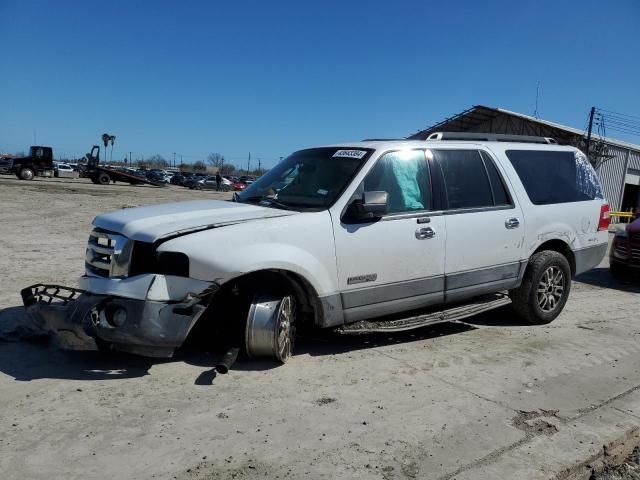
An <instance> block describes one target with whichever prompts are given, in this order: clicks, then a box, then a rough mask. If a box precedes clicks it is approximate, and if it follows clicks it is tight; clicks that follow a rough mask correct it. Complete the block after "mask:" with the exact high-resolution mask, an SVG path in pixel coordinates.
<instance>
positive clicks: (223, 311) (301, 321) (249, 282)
mask: <svg viewBox="0 0 640 480" xmlns="http://www.w3.org/2000/svg"><path fill="white" fill-rule="evenodd" d="M259 289H262V290H267V291H270V292H275V293H280V292H283V293H284V292H287V293H289V292H290V293H291V294H293V296H294V298H295V300H296V306H297V312H298V314H299V316H298V317H297V319H296V322H297V324H298V328H299V329H300V328H310V327H312V326H313V325H314V324H316V323H317V321H318V319H319V316H320V315H322V307H321V304H320V302H319V300H318V294H317V293H316V291H315V289H314V288H313V287H312V286H311V284H310V283H309V282H308V281H306V280H305V279H304V278H303V277H302V276H300V275H298V274H296V273H293V272H290V271H287V270H260V271H256V272H251V273H247V274H245V275H241V276H239V277H236V278H233V279H231V280H229V281H228V282H226V283H224V284H223V285H222V286H221V287H220V290H218V291H217V292H216V293H215V294H214V295H213V296H212V297H211V299H210V300H209V303H208V305H207V310H206V311H205V313H204V314H203V315H202V317H201V318H200V319H199V320H198V322H197V323H196V325H194V327H193V328H192V329H191V332H190V333H189V337H192V338H191V340H192V341H193V340H194V337H195V339H196V340H195V341H196V342H197V338H198V337H200V338H214V337H220V336H223V337H230V336H238V335H239V334H241V333H242V332H239V331H236V327H241V328H244V327H242V324H243V322H242V320H245V319H244V318H239V317H238V315H240V314H243V313H246V312H244V310H247V311H248V305H249V303H250V302H251V300H252V298H253V296H254V294H255V293H257V292H259V291H261V290H259ZM230 320H231V321H230ZM233 320H241V321H240V322H234V321H233ZM234 323H235V324H238V325H235V326H234V325H231V324H234ZM221 340H222V343H224V339H221Z"/></svg>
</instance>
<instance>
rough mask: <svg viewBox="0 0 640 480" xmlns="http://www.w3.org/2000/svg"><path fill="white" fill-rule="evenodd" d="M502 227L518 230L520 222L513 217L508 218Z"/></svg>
mask: <svg viewBox="0 0 640 480" xmlns="http://www.w3.org/2000/svg"><path fill="white" fill-rule="evenodd" d="M504 226H505V227H506V228H508V229H512V228H518V227H519V226H520V220H518V219H517V218H515V217H513V218H509V219H507V220H505V222H504Z"/></svg>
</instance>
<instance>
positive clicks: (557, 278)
mask: <svg viewBox="0 0 640 480" xmlns="http://www.w3.org/2000/svg"><path fill="white" fill-rule="evenodd" d="M570 290H571V267H570V266H569V262H568V261H567V259H566V257H565V256H564V255H562V254H560V253H558V252H555V251H552V250H545V251H542V252H538V253H536V254H534V255H533V256H532V257H531V259H530V260H529V264H528V265H527V270H526V271H525V274H524V278H523V279H522V284H521V285H520V287H518V288H516V289H515V290H512V291H511V292H510V295H511V301H512V302H513V308H514V310H515V311H516V313H517V314H518V315H519V316H520V317H521V318H523V319H524V320H526V321H527V322H529V323H531V324H533V325H544V324H546V323H551V322H552V321H553V320H555V319H556V317H557V316H558V315H560V312H562V309H563V308H564V306H565V304H566V303H567V298H568V297H569V292H570Z"/></svg>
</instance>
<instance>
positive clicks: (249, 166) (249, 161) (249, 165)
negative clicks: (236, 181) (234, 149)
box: [247, 152, 251, 175]
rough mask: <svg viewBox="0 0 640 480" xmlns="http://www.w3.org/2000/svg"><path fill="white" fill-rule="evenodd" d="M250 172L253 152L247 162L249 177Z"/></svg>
mask: <svg viewBox="0 0 640 480" xmlns="http://www.w3.org/2000/svg"><path fill="white" fill-rule="evenodd" d="M250 170H251V152H249V160H247V175H249V171H250Z"/></svg>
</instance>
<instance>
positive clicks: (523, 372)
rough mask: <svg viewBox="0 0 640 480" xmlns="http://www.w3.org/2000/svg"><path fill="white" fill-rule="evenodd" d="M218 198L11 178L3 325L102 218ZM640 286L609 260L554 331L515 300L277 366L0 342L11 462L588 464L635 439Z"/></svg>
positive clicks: (334, 338)
mask: <svg viewBox="0 0 640 480" xmlns="http://www.w3.org/2000/svg"><path fill="white" fill-rule="evenodd" d="M217 196H218V194H216V193H213V192H190V191H187V190H184V189H181V188H179V187H169V188H165V189H157V188H151V187H130V186H121V185H119V184H116V185H110V186H107V187H103V186H95V185H93V184H90V183H87V182H86V181H84V180H46V179H42V180H40V179H38V180H35V181H33V182H19V181H17V180H13V179H12V178H10V177H0V202H1V203H2V205H3V208H2V209H0V226H1V227H0V229H1V230H0V250H1V253H2V255H0V272H2V275H1V276H0V308H4V310H2V311H0V333H2V332H4V336H5V338H12V336H11V333H12V328H13V326H15V324H16V322H19V321H20V319H21V315H22V313H21V309H20V308H19V305H20V299H19V295H18V291H19V289H20V288H22V287H24V286H27V285H29V284H31V283H35V282H39V281H47V282H57V283H62V284H70V285H73V284H74V282H75V278H76V277H77V276H79V275H80V274H81V273H82V270H83V256H84V246H85V242H86V238H87V234H88V232H89V230H90V227H89V223H90V220H91V218H92V216H93V215H95V214H97V213H99V212H103V211H107V210H111V209H117V208H122V207H128V206H135V205H141V204H146V203H158V202H160V201H167V200H172V199H184V198H194V197H207V198H216V197H217ZM639 293H640V282H638V281H637V280H636V281H635V283H634V282H619V281H616V280H614V279H613V278H612V277H611V276H610V275H609V273H608V270H607V265H606V261H605V262H603V263H602V264H601V265H600V266H599V267H598V268H596V269H594V270H592V271H591V272H588V273H587V274H584V275H582V276H580V277H579V278H578V279H576V281H575V283H574V284H573V289H572V292H571V296H570V299H569V302H568V304H567V306H566V309H565V311H564V312H563V313H562V315H561V316H560V317H559V318H558V319H557V320H556V321H555V322H554V323H552V324H551V325H548V326H527V325H523V324H521V323H520V322H519V321H518V319H517V318H516V317H515V316H514V315H513V313H512V312H511V310H510V308H508V307H507V308H502V309H500V310H496V311H493V312H490V313H488V314H483V315H479V316H476V317H473V318H471V319H469V321H468V322H467V323H466V324H443V325H440V326H438V327H434V328H426V329H422V330H417V331H413V332H408V333H403V334H393V335H367V336H357V337H344V336H338V335H335V334H317V335H312V336H310V337H305V338H302V339H300V340H299V342H298V345H297V348H296V355H295V356H294V357H293V358H292V359H291V360H290V361H289V363H287V364H286V365H285V366H281V367H274V365H272V364H270V363H268V362H261V361H247V360H244V361H241V362H239V363H238V364H236V366H235V368H234V369H233V370H232V371H231V372H230V374H229V375H226V376H220V375H218V376H215V374H214V373H212V370H211V368H212V366H213V364H214V363H215V358H212V357H210V356H209V355H208V354H206V353H202V352H183V353H180V354H179V355H178V356H177V357H176V358H174V359H172V360H169V361H158V360H151V359H145V358H139V357H132V356H126V355H109V356H102V355H99V354H98V353H96V352H63V351H60V350H57V349H56V348H55V347H54V346H51V345H49V344H47V343H46V342H28V341H15V342H0V472H1V475H0V477H1V478H3V479H24V478H30V479H47V480H48V479H51V478H56V479H57V478H64V479H76V478H78V479H93V478H96V479H98V478H109V477H115V478H123V479H130V478H135V479H148V478H160V479H180V480H186V479H205V478H206V479H226V478H242V479H254V478H269V479H274V478H292V479H293V478H326V479H335V478H345V479H405V478H421V479H453V478H456V479H507V478H508V479H520V478H526V479H547V478H568V477H569V476H572V475H573V476H574V477H575V478H588V475H589V470H590V466H592V465H593V464H595V463H597V462H598V461H599V460H598V459H599V458H600V457H602V458H606V456H607V455H610V452H611V451H612V450H614V449H616V448H618V447H620V446H621V445H628V444H630V443H637V442H638V432H639V431H640V430H639V427H640V354H639V352H640V295H638V294H639ZM3 329H4V330H3ZM13 333H16V332H15V329H14V331H13ZM18 333H20V332H17V333H16V335H14V337H13V339H15V340H17V339H18V337H19V335H18ZM603 446H605V448H603ZM600 459H601V458H600Z"/></svg>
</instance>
